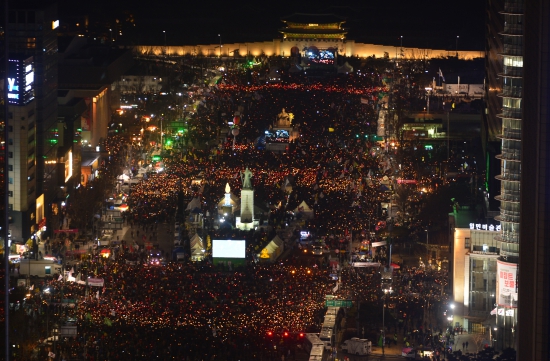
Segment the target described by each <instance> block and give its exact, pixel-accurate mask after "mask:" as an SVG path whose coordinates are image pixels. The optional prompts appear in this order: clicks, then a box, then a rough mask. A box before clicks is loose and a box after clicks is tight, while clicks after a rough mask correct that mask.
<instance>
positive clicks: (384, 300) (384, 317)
mask: <svg viewBox="0 0 550 361" xmlns="http://www.w3.org/2000/svg"><path fill="white" fill-rule="evenodd" d="M383 291H384V298H383V301H382V355H385V350H384V347H385V345H386V296H387V294H388V293H389V294H391V293H392V292H393V290H392V289H391V288H384V289H383Z"/></svg>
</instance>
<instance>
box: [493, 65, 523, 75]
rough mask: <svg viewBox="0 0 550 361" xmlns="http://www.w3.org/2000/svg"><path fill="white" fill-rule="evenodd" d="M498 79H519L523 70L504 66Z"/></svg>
mask: <svg viewBox="0 0 550 361" xmlns="http://www.w3.org/2000/svg"><path fill="white" fill-rule="evenodd" d="M498 76H500V77H508V78H521V77H523V68H521V67H517V66H504V69H503V72H502V73H498Z"/></svg>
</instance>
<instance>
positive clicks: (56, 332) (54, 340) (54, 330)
mask: <svg viewBox="0 0 550 361" xmlns="http://www.w3.org/2000/svg"><path fill="white" fill-rule="evenodd" d="M52 335H53V353H54V358H55V357H56V355H55V354H56V353H57V337H58V335H59V329H58V328H57V324H54V325H53V329H52Z"/></svg>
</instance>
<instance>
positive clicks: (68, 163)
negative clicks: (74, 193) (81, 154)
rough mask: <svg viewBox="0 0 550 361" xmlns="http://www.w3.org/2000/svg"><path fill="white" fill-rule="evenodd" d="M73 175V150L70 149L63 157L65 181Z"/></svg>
mask: <svg viewBox="0 0 550 361" xmlns="http://www.w3.org/2000/svg"><path fill="white" fill-rule="evenodd" d="M72 176H73V151H72V150H70V151H69V153H68V154H67V157H66V158H65V183H67V182H68V181H69V179H71V177H72Z"/></svg>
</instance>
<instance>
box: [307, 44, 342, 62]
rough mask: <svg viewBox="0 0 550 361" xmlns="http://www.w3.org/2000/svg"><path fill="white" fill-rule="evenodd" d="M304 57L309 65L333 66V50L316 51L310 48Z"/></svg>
mask: <svg viewBox="0 0 550 361" xmlns="http://www.w3.org/2000/svg"><path fill="white" fill-rule="evenodd" d="M306 55H307V57H308V59H309V63H310V64H327V65H332V64H334V58H335V56H334V50H333V49H326V50H318V49H316V48H315V47H311V48H309V49H308V50H307V51H306Z"/></svg>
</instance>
